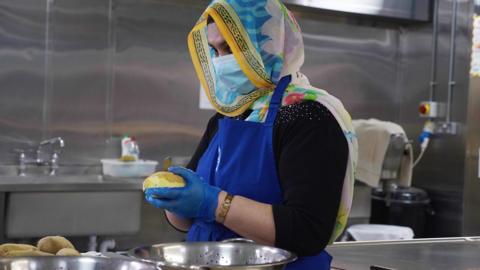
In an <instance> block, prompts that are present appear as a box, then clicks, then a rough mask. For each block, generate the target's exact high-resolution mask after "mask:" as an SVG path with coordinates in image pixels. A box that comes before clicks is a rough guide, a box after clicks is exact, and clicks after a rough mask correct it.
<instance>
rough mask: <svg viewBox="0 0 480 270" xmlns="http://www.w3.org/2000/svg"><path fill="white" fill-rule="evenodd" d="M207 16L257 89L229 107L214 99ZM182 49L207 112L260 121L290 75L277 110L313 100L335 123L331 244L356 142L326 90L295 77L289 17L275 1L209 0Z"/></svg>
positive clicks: (294, 29) (300, 50)
mask: <svg viewBox="0 0 480 270" xmlns="http://www.w3.org/2000/svg"><path fill="white" fill-rule="evenodd" d="M209 17H210V18H212V19H213V21H214V22H215V23H216V25H217V27H218V29H219V31H220V33H221V34H222V36H223V37H224V38H225V40H226V42H227V44H228V45H229V46H230V49H231V50H232V53H233V55H234V57H235V59H236V60H237V62H238V63H239V65H240V67H241V69H242V71H243V72H244V73H245V75H246V76H247V77H248V79H249V80H250V81H251V82H252V84H253V85H255V87H257V89H256V90H255V91H253V92H250V93H247V94H244V95H238V96H237V97H236V99H235V101H234V102H232V103H229V104H224V103H222V102H221V100H220V99H219V98H217V97H216V96H215V82H216V80H215V70H214V68H213V65H212V58H213V57H214V52H213V50H212V49H211V48H210V47H209V46H208V41H207V20H208V18H209ZM188 45H189V50H190V54H191V57H192V61H193V64H194V67H195V70H196V72H197V75H198V77H199V80H200V83H201V85H202V87H203V89H204V90H205V92H206V95H207V97H208V98H209V100H210V102H211V104H212V105H213V107H214V108H215V109H216V110H217V111H218V112H219V113H221V114H223V115H226V116H238V115H240V114H242V113H243V112H245V111H246V110H247V109H252V110H253V112H252V113H251V114H250V115H249V116H248V118H247V119H246V120H247V121H254V122H263V121H265V119H266V114H267V113H268V107H269V103H270V99H271V97H272V94H273V90H274V89H275V86H276V84H277V83H278V82H279V80H280V79H281V78H282V77H283V76H285V75H290V74H291V75H292V78H293V79H292V83H291V84H290V85H289V86H288V88H287V90H286V91H285V94H284V97H283V103H282V105H284V106H288V105H291V104H295V103H298V102H302V101H304V100H312V101H317V102H319V103H321V104H323V105H324V106H325V107H326V108H327V109H328V110H330V112H331V113H332V114H333V116H334V117H335V118H336V120H337V122H338V123H339V125H340V127H341V128H342V130H343V131H344V134H345V137H346V139H347V142H348V145H349V162H348V167H347V171H346V175H345V180H344V184H343V190H342V200H341V203H340V207H339V211H338V215H337V222H336V226H335V228H334V232H333V233H332V237H331V241H334V240H335V239H336V238H337V237H338V236H339V235H340V234H341V233H342V231H343V230H344V228H345V226H346V223H347V218H348V215H349V213H350V207H351V203H352V197H353V183H354V179H355V178H354V171H355V166H356V161H357V139H356V136H355V134H354V131H353V126H352V122H351V118H350V115H349V114H348V112H347V111H346V110H345V109H344V107H343V105H342V103H341V102H340V101H339V100H338V99H337V98H335V97H333V96H331V95H330V94H328V93H327V92H326V91H324V90H320V89H317V88H314V87H312V86H311V85H310V83H309V81H308V79H307V78H306V77H305V76H304V75H303V74H301V73H300V72H299V71H300V68H301V66H302V65H303V61H304V46H303V38H302V33H301V30H300V27H299V26H298V24H297V22H296V21H295V19H294V17H293V15H292V14H291V13H290V11H288V10H287V8H286V7H285V6H284V5H283V4H282V3H281V2H280V1H279V0H214V1H212V2H211V3H210V5H209V6H208V7H207V9H206V10H205V12H204V13H203V14H202V16H201V17H200V19H199V20H198V22H197V24H196V25H195V27H194V28H193V30H192V31H191V32H190V34H189V36H188Z"/></svg>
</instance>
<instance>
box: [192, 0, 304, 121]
mask: <svg viewBox="0 0 480 270" xmlns="http://www.w3.org/2000/svg"><path fill="white" fill-rule="evenodd" d="M189 49H190V53H191V56H192V60H193V63H194V65H195V69H196V71H197V74H198V77H199V79H200V81H201V84H202V86H203V88H204V89H205V91H206V93H207V96H208V97H209V99H210V101H211V103H212V105H213V106H214V107H215V108H216V109H217V111H219V112H220V113H223V114H225V115H229V116H235V115H239V114H241V113H242V112H243V111H245V110H246V109H248V107H249V105H250V104H252V103H253V102H254V101H255V100H257V99H258V98H259V97H261V96H263V95H265V94H266V93H269V92H270V91H272V90H273V89H274V87H275V85H276V84H277V82H278V81H279V80H280V78H281V77H282V76H284V75H288V74H293V73H295V72H297V71H299V69H300V67H301V65H302V64H303V57H304V56H303V40H302V36H301V33H300V29H299V27H298V25H297V24H296V22H295V20H294V18H293V16H292V15H291V14H290V12H289V11H288V10H287V9H286V8H285V6H284V5H283V4H282V3H281V2H280V1H279V0H257V1H251V0H214V1H212V3H211V4H210V5H209V7H208V8H207V10H206V11H205V12H204V14H203V15H202V16H201V18H200V20H199V21H198V23H197V25H196V26H195V27H194V29H193V30H192V32H191V33H190V35H189ZM226 56H228V57H227V58H225V59H229V61H228V63H230V64H232V61H231V60H232V59H235V60H236V61H237V64H238V67H239V68H240V69H241V71H242V72H243V74H244V75H245V77H246V78H247V79H248V82H250V83H251V85H252V86H253V90H250V91H242V92H241V93H235V94H229V98H227V99H225V97H226V96H225V93H223V95H222V93H220V92H222V91H218V87H219V84H218V78H217V76H221V74H218V73H221V71H220V70H219V69H218V66H219V65H217V64H220V66H221V64H223V62H222V63H216V62H218V61H217V60H216V59H215V58H221V57H226ZM221 61H223V60H221ZM220 86H221V84H220ZM246 89H248V88H246ZM224 92H225V91H224Z"/></svg>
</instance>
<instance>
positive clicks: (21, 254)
mask: <svg viewBox="0 0 480 270" xmlns="http://www.w3.org/2000/svg"><path fill="white" fill-rule="evenodd" d="M29 256H53V254H50V253H47V252H43V251H40V250H10V251H9V252H7V253H5V257H29Z"/></svg>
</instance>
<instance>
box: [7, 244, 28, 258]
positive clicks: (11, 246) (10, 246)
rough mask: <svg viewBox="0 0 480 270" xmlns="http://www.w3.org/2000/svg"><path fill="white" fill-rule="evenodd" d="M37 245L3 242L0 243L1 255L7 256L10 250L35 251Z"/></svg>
mask: <svg viewBox="0 0 480 270" xmlns="http://www.w3.org/2000/svg"><path fill="white" fill-rule="evenodd" d="M36 249H37V247H35V246H31V245H26V244H3V245H0V257H1V256H5V254H6V253H8V252H10V251H17V250H18V251H33V250H36Z"/></svg>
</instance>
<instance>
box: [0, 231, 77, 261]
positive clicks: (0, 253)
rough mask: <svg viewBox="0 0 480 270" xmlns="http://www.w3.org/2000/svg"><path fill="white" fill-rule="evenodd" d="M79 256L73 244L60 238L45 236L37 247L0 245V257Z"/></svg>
mask: <svg viewBox="0 0 480 270" xmlns="http://www.w3.org/2000/svg"><path fill="white" fill-rule="evenodd" d="M54 255H57V256H79V255H80V252H78V251H77V250H76V249H75V247H74V246H73V244H72V243H71V242H70V241H68V240H67V239H66V238H65V237H62V236H47V237H44V238H42V239H40V240H39V241H38V243H37V246H31V245H26V244H2V245H0V257H22V256H54Z"/></svg>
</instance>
